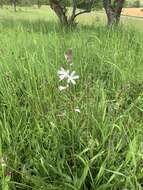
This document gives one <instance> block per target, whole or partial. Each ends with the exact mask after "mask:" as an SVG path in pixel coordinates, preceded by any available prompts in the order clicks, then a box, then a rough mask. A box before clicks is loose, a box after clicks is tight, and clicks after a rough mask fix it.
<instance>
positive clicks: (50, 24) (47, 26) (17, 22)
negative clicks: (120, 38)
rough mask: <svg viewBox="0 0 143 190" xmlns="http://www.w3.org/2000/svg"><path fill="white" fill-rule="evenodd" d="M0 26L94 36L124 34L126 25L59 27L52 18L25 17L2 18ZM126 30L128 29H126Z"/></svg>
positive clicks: (131, 31) (3, 27) (38, 31)
mask: <svg viewBox="0 0 143 190" xmlns="http://www.w3.org/2000/svg"><path fill="white" fill-rule="evenodd" d="M0 26H1V31H2V30H3V29H6V30H8V29H10V30H13V31H16V32H27V33H42V34H47V33H53V32H54V33H59V34H60V33H61V34H63V33H66V34H68V33H71V31H72V32H73V31H74V32H82V31H83V32H84V33H86V34H88V32H90V33H94V34H95V33H96V36H100V37H102V36H103V35H107V34H108V35H113V34H115V33H116V34H117V35H121V34H124V33H125V31H126V27H124V26H123V25H120V27H113V28H112V29H111V28H110V29H109V28H108V27H107V26H106V25H103V24H98V25H96V24H94V25H82V24H80V23H79V24H78V25H77V26H76V27H74V28H65V27H61V26H60V24H59V23H58V22H57V21H56V20H54V21H52V20H49V21H48V20H42V19H39V20H26V19H12V18H4V19H0ZM127 30H128V29H127ZM134 32H135V29H134V28H132V29H130V30H129V31H128V33H134Z"/></svg>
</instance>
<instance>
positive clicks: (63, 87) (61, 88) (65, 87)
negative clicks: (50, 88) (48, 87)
mask: <svg viewBox="0 0 143 190" xmlns="http://www.w3.org/2000/svg"><path fill="white" fill-rule="evenodd" d="M68 87H69V86H68V85H67V86H59V90H60V91H62V90H66V89H67V88H68Z"/></svg>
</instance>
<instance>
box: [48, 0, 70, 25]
mask: <svg viewBox="0 0 143 190" xmlns="http://www.w3.org/2000/svg"><path fill="white" fill-rule="evenodd" d="M50 7H51V8H52V9H53V10H54V12H55V13H56V15H57V16H58V18H59V20H60V22H61V24H62V25H63V26H66V25H68V18H67V16H66V8H65V7H63V6H61V5H60V3H59V1H57V0H51V1H50Z"/></svg>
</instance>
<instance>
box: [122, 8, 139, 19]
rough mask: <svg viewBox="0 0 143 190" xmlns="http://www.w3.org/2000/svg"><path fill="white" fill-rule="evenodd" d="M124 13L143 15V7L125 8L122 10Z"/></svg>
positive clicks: (127, 14) (126, 14) (136, 15)
mask: <svg viewBox="0 0 143 190" xmlns="http://www.w3.org/2000/svg"><path fill="white" fill-rule="evenodd" d="M122 15H124V16H135V17H143V8H124V9H123V11H122Z"/></svg>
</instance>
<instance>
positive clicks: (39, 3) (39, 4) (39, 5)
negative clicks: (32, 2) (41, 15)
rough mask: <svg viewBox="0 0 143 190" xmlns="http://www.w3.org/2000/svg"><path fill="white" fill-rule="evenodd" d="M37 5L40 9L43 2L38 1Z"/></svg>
mask: <svg viewBox="0 0 143 190" xmlns="http://www.w3.org/2000/svg"><path fill="white" fill-rule="evenodd" d="M37 5H38V9H40V8H41V2H40V0H38V1H37Z"/></svg>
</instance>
